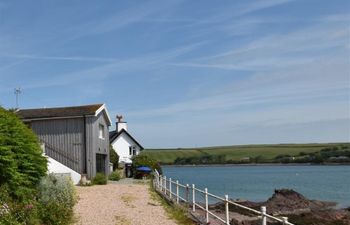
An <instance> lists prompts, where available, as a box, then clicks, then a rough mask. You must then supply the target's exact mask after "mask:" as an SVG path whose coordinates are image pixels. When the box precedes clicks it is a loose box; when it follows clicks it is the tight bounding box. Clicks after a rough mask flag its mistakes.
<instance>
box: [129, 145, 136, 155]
mask: <svg viewBox="0 0 350 225" xmlns="http://www.w3.org/2000/svg"><path fill="white" fill-rule="evenodd" d="M129 155H136V146H129Z"/></svg>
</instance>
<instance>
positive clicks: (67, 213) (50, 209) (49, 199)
mask: <svg viewBox="0 0 350 225" xmlns="http://www.w3.org/2000/svg"><path fill="white" fill-rule="evenodd" d="M38 202H39V217H40V219H41V220H42V221H43V223H44V224H45V225H54V224H60V225H66V224H70V223H71V222H72V220H73V206H74V204H75V203H76V194H75V189H74V185H73V183H72V181H71V179H70V177H65V176H57V175H53V174H50V175H48V176H46V177H44V178H42V179H41V181H40V184H39V185H38Z"/></svg>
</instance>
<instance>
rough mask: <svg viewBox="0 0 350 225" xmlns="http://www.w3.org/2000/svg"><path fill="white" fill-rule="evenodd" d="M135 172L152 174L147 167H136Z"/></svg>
mask: <svg viewBox="0 0 350 225" xmlns="http://www.w3.org/2000/svg"><path fill="white" fill-rule="evenodd" d="M136 170H137V171H141V172H152V169H151V168H149V167H148V166H140V167H137V168H136Z"/></svg>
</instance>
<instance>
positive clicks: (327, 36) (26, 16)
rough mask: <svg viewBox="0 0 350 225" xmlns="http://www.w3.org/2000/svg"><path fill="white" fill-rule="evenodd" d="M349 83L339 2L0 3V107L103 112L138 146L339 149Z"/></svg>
mask: <svg viewBox="0 0 350 225" xmlns="http://www.w3.org/2000/svg"><path fill="white" fill-rule="evenodd" d="M349 76H350V1H348V0H333V1H320V0H249V1H243V0H229V1H225V0H222V1H212V0H206V1H192V0H187V1H185V0H167V1H164V0H159V1H120V0H118V1H115V0H113V1H79V0H69V1H68V0H65V1H58V0H57V1H53V0H43V1H16V0H9V1H6V0H0V105H2V106H3V107H5V108H13V107H15V95H14V88H16V87H20V88H21V90H22V93H21V94H20V95H19V107H20V108H39V107H40V108H41V107H61V106H73V105H84V104H94V103H105V104H106V106H107V109H108V111H109V113H110V116H111V118H112V120H113V123H114V122H115V115H116V114H122V115H123V116H124V118H125V120H126V121H127V122H128V131H129V132H130V133H131V134H132V135H133V136H134V137H135V138H136V139H137V140H138V141H139V142H140V143H141V144H142V145H143V146H144V147H146V148H164V147H199V146H221V145H238V144H264V143H315V142H345V141H350V81H349V79H350V78H349ZM111 129H115V128H114V127H111Z"/></svg>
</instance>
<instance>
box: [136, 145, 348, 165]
mask: <svg viewBox="0 0 350 225" xmlns="http://www.w3.org/2000/svg"><path fill="white" fill-rule="evenodd" d="M349 153H350V143H332V144H276V145H242V146H226V147H210V148H198V149H157V150H146V151H143V152H142V153H141V155H146V156H149V157H151V158H154V159H157V160H159V161H160V162H161V163H162V164H175V165H198V164H242V163H349V162H350V160H349V158H350V156H349Z"/></svg>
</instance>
